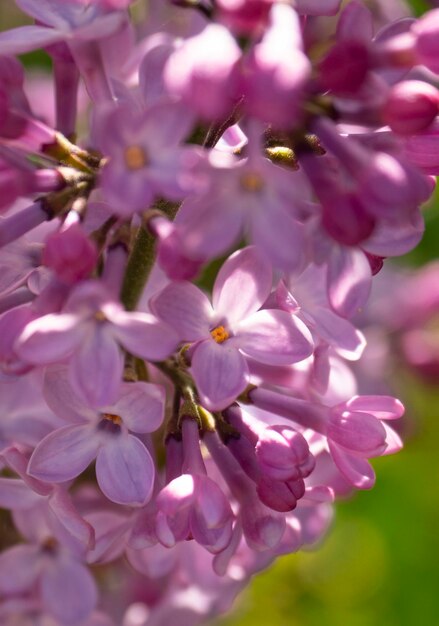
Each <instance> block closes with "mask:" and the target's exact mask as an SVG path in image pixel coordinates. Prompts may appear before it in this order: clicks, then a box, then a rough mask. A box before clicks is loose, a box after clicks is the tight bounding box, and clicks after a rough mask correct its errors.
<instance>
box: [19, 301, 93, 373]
mask: <svg viewBox="0 0 439 626" xmlns="http://www.w3.org/2000/svg"><path fill="white" fill-rule="evenodd" d="M83 336H84V327H83V326H82V324H79V323H78V316H77V315H73V314H70V313H65V314H56V313H50V314H49V315H43V316H42V317H39V318H37V319H36V320H33V321H31V322H29V323H28V324H27V325H26V327H25V328H24V330H23V332H22V333H21V335H20V336H19V337H18V339H17V342H16V345H15V349H16V351H17V354H18V355H19V356H20V357H21V358H22V359H24V360H25V361H28V362H29V363H35V364H36V365H45V364H49V363H55V362H56V361H61V360H62V359H64V358H65V357H67V356H68V355H69V354H71V353H72V352H73V351H74V350H75V349H76V348H77V347H78V345H79V344H80V343H81V341H82V340H83Z"/></svg>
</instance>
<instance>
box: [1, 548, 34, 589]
mask: <svg viewBox="0 0 439 626" xmlns="http://www.w3.org/2000/svg"><path fill="white" fill-rule="evenodd" d="M40 569H41V558H40V555H39V547H38V546H35V545H25V544H24V545H18V546H13V547H12V548H9V549H8V550H5V551H4V552H2V553H1V554H0V593H2V594H5V595H9V594H17V593H24V592H25V591H28V590H29V589H30V588H31V587H32V585H33V583H34V582H35V580H36V578H37V576H38V574H39V573H40Z"/></svg>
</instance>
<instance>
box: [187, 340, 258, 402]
mask: <svg viewBox="0 0 439 626" xmlns="http://www.w3.org/2000/svg"><path fill="white" fill-rule="evenodd" d="M247 371H248V369H247V364H246V361H245V358H244V357H243V356H242V354H241V353H240V352H239V351H238V350H237V349H236V348H233V347H231V348H228V347H227V342H225V343H223V344H221V345H220V344H217V343H215V342H214V341H213V340H212V341H211V340H209V339H208V340H207V341H203V342H202V343H200V344H199V345H198V346H197V348H196V350H195V351H194V354H193V357H192V373H193V376H194V379H195V382H196V385H197V389H198V392H199V394H200V396H201V400H202V402H203V404H205V406H206V407H207V408H209V409H213V410H219V409H224V408H225V407H226V406H227V405H228V404H231V403H232V402H233V401H234V400H235V399H236V397H237V396H238V395H239V394H240V393H241V392H242V391H244V389H245V386H246V384H247Z"/></svg>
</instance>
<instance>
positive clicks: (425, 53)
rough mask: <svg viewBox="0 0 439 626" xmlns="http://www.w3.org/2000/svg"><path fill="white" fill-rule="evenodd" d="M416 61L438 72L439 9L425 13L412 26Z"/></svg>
mask: <svg viewBox="0 0 439 626" xmlns="http://www.w3.org/2000/svg"><path fill="white" fill-rule="evenodd" d="M412 32H413V33H414V34H415V36H416V44H415V45H416V52H417V56H418V62H419V63H422V64H423V65H425V66H426V67H428V69H429V70H431V71H432V72H435V74H439V9H434V10H433V11H429V12H428V13H426V14H425V15H424V16H423V17H422V18H421V19H420V20H418V21H417V22H416V24H415V25H414V26H413V28H412Z"/></svg>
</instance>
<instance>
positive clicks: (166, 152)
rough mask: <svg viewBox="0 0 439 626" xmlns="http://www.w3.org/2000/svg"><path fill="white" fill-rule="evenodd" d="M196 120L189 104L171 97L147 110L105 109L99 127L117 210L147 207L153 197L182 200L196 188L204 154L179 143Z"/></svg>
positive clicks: (108, 189)
mask: <svg viewBox="0 0 439 626" xmlns="http://www.w3.org/2000/svg"><path fill="white" fill-rule="evenodd" d="M192 122H193V116H192V113H191V112H190V111H189V110H188V109H186V108H185V107H182V106H179V105H176V104H175V103H169V102H167V103H157V104H156V105H153V106H151V107H150V108H149V109H147V110H145V111H139V110H137V109H136V108H134V107H133V106H132V105H125V106H122V105H121V106H119V107H117V108H114V109H111V110H109V111H108V112H107V114H105V113H104V115H103V118H102V119H100V120H99V123H98V126H97V132H96V135H97V141H98V144H99V146H100V147H101V148H102V150H103V151H104V153H105V154H106V156H107V157H108V163H107V164H106V165H105V166H104V168H103V170H102V176H101V182H102V188H103V192H104V194H105V196H106V198H107V200H108V202H110V203H111V204H112V206H113V207H114V211H115V212H116V213H117V214H120V215H121V216H127V215H131V214H132V213H134V212H136V211H142V210H145V209H147V208H149V206H150V205H151V204H152V201H153V199H154V198H155V196H164V197H166V198H170V199H172V200H178V199H181V198H183V197H184V195H185V194H187V193H188V192H189V191H191V190H192V189H193V187H194V185H195V181H196V176H195V172H194V169H195V167H196V166H197V165H198V164H199V163H200V153H199V152H198V150H197V149H195V148H189V147H179V144H180V143H181V142H182V141H183V140H184V139H185V137H186V136H187V135H188V133H189V132H190V130H191V126H192ZM110 128H111V132H109V129H110Z"/></svg>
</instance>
